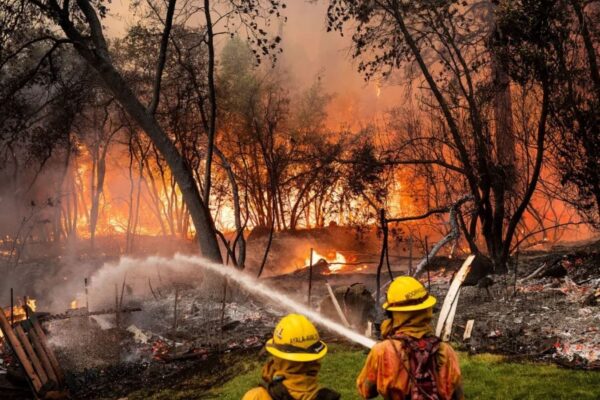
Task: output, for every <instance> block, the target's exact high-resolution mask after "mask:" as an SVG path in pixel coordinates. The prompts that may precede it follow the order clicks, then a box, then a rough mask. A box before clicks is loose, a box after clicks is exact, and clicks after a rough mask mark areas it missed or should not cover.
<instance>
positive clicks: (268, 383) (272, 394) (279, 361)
mask: <svg viewBox="0 0 600 400" xmlns="http://www.w3.org/2000/svg"><path fill="white" fill-rule="evenodd" d="M265 348H266V350H267V351H268V352H269V353H270V354H271V356H272V357H271V359H270V360H269V361H268V362H267V363H266V364H265V365H264V367H263V369H262V379H263V382H262V383H261V385H260V386H259V387H257V388H254V389H251V390H250V391H248V392H247V393H246V394H245V395H244V397H243V398H242V400H271V399H272V400H337V399H339V398H340V395H339V394H338V393H336V392H334V391H333V390H330V389H326V388H322V387H320V386H319V380H318V374H319V369H320V368H321V364H320V361H319V360H320V359H321V358H323V357H324V356H325V354H327V345H326V344H325V343H324V342H323V341H321V339H320V337H319V332H317V329H316V328H315V326H314V325H313V324H312V323H311V322H310V321H309V320H308V319H307V318H306V317H305V316H304V315H299V314H290V315H287V316H286V317H284V318H282V319H281V321H279V323H278V324H277V326H276V327H275V331H274V332H273V338H272V339H269V340H268V341H267V344H266V346H265Z"/></svg>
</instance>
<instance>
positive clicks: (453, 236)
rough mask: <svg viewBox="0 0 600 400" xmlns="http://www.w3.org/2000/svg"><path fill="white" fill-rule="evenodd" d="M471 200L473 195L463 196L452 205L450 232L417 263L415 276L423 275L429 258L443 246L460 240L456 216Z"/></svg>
mask: <svg viewBox="0 0 600 400" xmlns="http://www.w3.org/2000/svg"><path fill="white" fill-rule="evenodd" d="M469 200H473V196H471V195H467V196H463V197H462V198H460V199H459V200H458V201H457V202H456V203H454V204H453V205H452V206H451V207H450V210H449V211H450V216H449V217H448V223H449V224H450V233H448V234H447V235H446V236H444V237H443V238H442V240H440V241H439V242H437V243H436V244H435V246H433V247H432V248H431V251H430V252H429V254H426V255H425V258H423V259H422V260H421V262H419V264H417V266H416V267H415V272H414V274H413V276H414V277H415V278H416V277H418V276H419V275H421V273H422V272H423V269H424V268H425V267H426V266H427V264H428V262H429V260H431V259H433V258H434V257H435V255H436V254H437V253H438V252H439V251H440V250H441V249H442V247H444V246H445V245H446V244H448V243H450V242H452V241H453V240H458V238H459V236H460V228H459V226H458V220H457V218H456V216H457V214H458V212H459V210H460V207H461V206H462V205H463V204H464V203H466V202H467V201H469Z"/></svg>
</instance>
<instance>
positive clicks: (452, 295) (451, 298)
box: [435, 254, 475, 341]
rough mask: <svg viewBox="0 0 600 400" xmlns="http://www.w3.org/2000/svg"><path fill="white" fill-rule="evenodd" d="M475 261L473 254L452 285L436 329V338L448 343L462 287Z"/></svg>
mask: <svg viewBox="0 0 600 400" xmlns="http://www.w3.org/2000/svg"><path fill="white" fill-rule="evenodd" d="M474 260H475V255H474V254H471V255H470V256H469V257H467V259H466V260H465V262H464V263H463V265H462V266H461V267H460V269H459V270H458V272H457V273H456V275H455V276H454V279H453V280H452V283H451V284H450V289H449V290H448V294H447V295H446V298H445V299H444V304H443V306H442V310H441V311H440V316H439V319H438V322H437V326H436V328H435V334H436V336H439V337H440V338H441V339H442V340H444V341H447V340H449V339H450V333H451V331H452V323H453V322H454V315H455V314H456V306H457V305H458V296H459V294H460V287H461V286H462V283H463V282H464V280H465V278H466V277H467V275H468V274H469V271H470V270H471V264H472V263H473V261H474Z"/></svg>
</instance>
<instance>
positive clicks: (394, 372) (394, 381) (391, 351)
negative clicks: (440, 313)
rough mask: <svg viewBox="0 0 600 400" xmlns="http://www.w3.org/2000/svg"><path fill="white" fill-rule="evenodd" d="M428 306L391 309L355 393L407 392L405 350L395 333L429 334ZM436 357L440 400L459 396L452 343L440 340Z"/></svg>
mask: <svg viewBox="0 0 600 400" xmlns="http://www.w3.org/2000/svg"><path fill="white" fill-rule="evenodd" d="M431 318H432V310H431V309H427V310H419V311H411V312H394V313H393V318H392V319H390V320H386V321H384V323H383V324H382V326H381V329H382V336H383V338H384V339H385V340H383V341H382V342H380V343H377V344H376V345H375V346H374V347H373V348H372V349H371V352H370V353H369V356H368V357H367V361H366V362H365V365H364V367H363V369H362V371H361V372H360V375H359V376H358V378H357V380H356V385H357V389H358V393H359V394H360V395H361V396H362V397H363V398H365V399H371V398H374V397H377V396H378V395H381V396H382V397H383V398H384V399H387V400H405V399H406V397H407V396H408V395H410V385H411V382H410V375H409V368H410V364H409V360H408V354H407V352H406V351H405V349H404V346H403V343H402V341H400V340H396V339H392V338H391V337H392V336H393V335H396V334H402V335H406V336H412V337H414V338H417V339H420V338H422V337H423V336H425V335H431V334H432V333H433V332H432V329H431V325H430V322H431ZM435 356H436V357H437V360H436V361H437V362H436V365H437V371H435V378H436V379H435V381H436V384H437V389H438V395H439V396H440V398H441V399H442V400H463V399H464V396H463V391H462V377H461V372H460V366H459V364H458V357H457V355H456V353H455V352H454V350H453V349H452V347H451V346H450V345H448V344H447V343H441V344H440V348H439V350H438V352H437V353H436V355H435Z"/></svg>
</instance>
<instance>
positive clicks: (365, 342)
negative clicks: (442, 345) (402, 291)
mask: <svg viewBox="0 0 600 400" xmlns="http://www.w3.org/2000/svg"><path fill="white" fill-rule="evenodd" d="M173 260H174V261H176V262H181V263H188V264H194V265H198V266H200V267H202V268H205V269H206V270H209V271H211V272H214V273H216V274H219V275H221V276H224V277H227V278H229V279H232V280H234V281H235V282H237V283H238V284H240V285H241V286H243V287H244V288H245V289H246V290H248V291H251V292H254V293H257V294H260V295H263V296H265V297H268V298H269V299H271V300H273V301H274V302H275V303H276V304H279V305H281V306H283V307H285V308H287V309H289V310H290V311H294V312H297V313H299V314H304V315H305V316H307V317H308V318H309V319H311V320H312V321H313V322H316V323H317V324H320V325H323V326H325V327H327V328H328V329H330V330H332V331H334V332H336V333H338V334H339V335H342V336H344V337H346V338H347V339H349V340H351V341H353V342H355V343H358V344H360V345H362V346H364V347H366V348H369V349H370V348H372V347H373V346H374V345H375V343H376V342H375V341H374V340H373V339H371V338H368V337H366V336H364V335H361V334H359V333H357V332H355V331H353V330H351V329H348V328H346V327H345V326H343V325H341V324H338V323H337V322H335V321H332V320H330V319H329V318H325V317H324V316H322V315H321V314H319V313H318V312H316V311H315V310H313V309H311V308H309V307H307V306H305V305H304V304H301V303H299V302H297V301H295V300H292V299H290V298H289V297H287V296H286V295H284V294H283V293H281V292H279V291H277V290H274V289H272V288H270V287H268V286H266V285H265V284H263V283H262V282H260V281H258V280H257V279H255V278H253V277H251V276H249V275H246V274H244V273H242V272H240V271H239V270H235V269H233V268H231V267H226V266H223V265H222V264H217V263H213V262H211V261H208V260H206V259H204V258H202V257H198V256H186V255H182V254H176V255H175V257H174V258H173ZM164 262H169V260H167V259H164Z"/></svg>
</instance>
